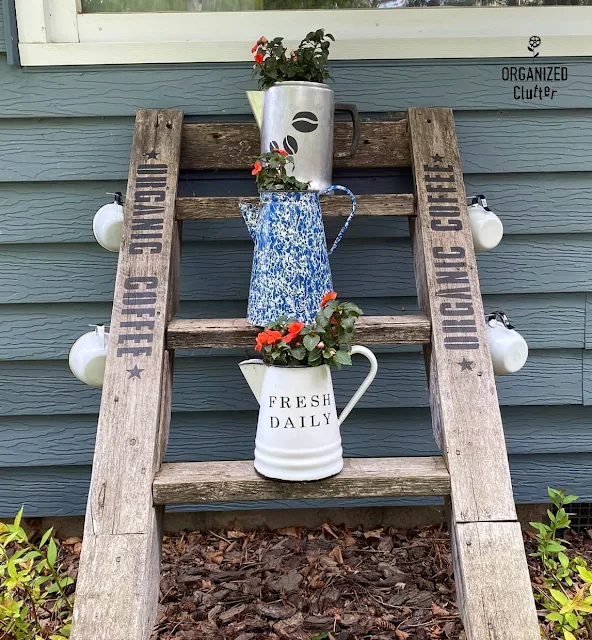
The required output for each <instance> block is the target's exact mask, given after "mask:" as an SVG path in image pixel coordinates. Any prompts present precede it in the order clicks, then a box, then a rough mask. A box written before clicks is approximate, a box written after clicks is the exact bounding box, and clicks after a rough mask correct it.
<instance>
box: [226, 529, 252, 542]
mask: <svg viewBox="0 0 592 640" xmlns="http://www.w3.org/2000/svg"><path fill="white" fill-rule="evenodd" d="M226 537H227V538H228V539H229V540H238V539H239V538H246V537H247V534H246V533H243V532H242V531H227V532H226Z"/></svg>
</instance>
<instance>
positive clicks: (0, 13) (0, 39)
mask: <svg viewBox="0 0 592 640" xmlns="http://www.w3.org/2000/svg"><path fill="white" fill-rule="evenodd" d="M4 51H6V39H5V37H4V10H3V7H2V0H0V53H3V52H4ZM4 63H5V62H4V59H3V58H2V56H0V65H3V64H4Z"/></svg>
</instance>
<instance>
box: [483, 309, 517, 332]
mask: <svg viewBox="0 0 592 640" xmlns="http://www.w3.org/2000/svg"><path fill="white" fill-rule="evenodd" d="M485 317H486V319H487V322H489V321H490V320H498V321H499V322H501V323H502V324H503V325H504V327H506V329H513V328H514V327H513V325H511V324H510V319H509V318H508V316H507V315H506V314H505V312H504V311H493V312H492V313H490V314H489V315H487V316H485Z"/></svg>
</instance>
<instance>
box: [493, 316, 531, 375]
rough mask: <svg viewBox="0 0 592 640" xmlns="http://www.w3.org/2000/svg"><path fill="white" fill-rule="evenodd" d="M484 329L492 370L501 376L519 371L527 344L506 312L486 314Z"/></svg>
mask: <svg viewBox="0 0 592 640" xmlns="http://www.w3.org/2000/svg"><path fill="white" fill-rule="evenodd" d="M486 330H487V340H488V342H489V350H490V352H491V361H492V363H493V372H494V373H495V374H496V375H498V376H503V375H507V374H509V373H516V371H520V369H522V367H523V366H524V364H525V362H526V360H527V358H528V344H526V340H525V339H524V338H523V337H522V336H521V335H520V334H519V333H518V332H517V331H516V330H515V329H514V327H513V326H512V325H511V324H510V322H509V321H508V318H507V316H506V314H505V313H502V312H501V311H496V312H495V313H492V314H490V315H489V316H487V324H486Z"/></svg>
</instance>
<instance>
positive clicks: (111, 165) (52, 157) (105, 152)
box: [0, 89, 592, 182]
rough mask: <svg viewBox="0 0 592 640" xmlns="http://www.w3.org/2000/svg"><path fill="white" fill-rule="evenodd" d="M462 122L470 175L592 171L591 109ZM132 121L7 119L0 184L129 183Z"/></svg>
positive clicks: (0, 134) (1, 126) (502, 114)
mask: <svg viewBox="0 0 592 640" xmlns="http://www.w3.org/2000/svg"><path fill="white" fill-rule="evenodd" d="M56 90H57V89H56ZM455 119H456V129H457V134H458V140H459V145H460V150H461V155H462V165H463V170H464V172H465V173H472V174H481V173H532V172H536V171H555V170H556V168H557V167H561V170H562V171H566V172H567V171H589V170H590V167H591V166H592V127H591V126H590V123H591V122H592V109H577V110H575V109H574V110H569V109H568V110H563V111H458V112H457V113H456V114H455ZM133 122H134V121H133V118H131V117H126V118H124V117H111V118H44V119H26V118H19V119H5V120H0V157H2V158H3V162H2V164H0V182H21V181H22V182H29V181H52V182H53V181H56V180H124V179H126V177H127V171H128V163H129V154H130V149H131V141H132V134H133Z"/></svg>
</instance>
